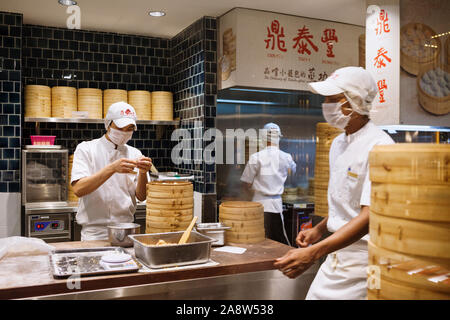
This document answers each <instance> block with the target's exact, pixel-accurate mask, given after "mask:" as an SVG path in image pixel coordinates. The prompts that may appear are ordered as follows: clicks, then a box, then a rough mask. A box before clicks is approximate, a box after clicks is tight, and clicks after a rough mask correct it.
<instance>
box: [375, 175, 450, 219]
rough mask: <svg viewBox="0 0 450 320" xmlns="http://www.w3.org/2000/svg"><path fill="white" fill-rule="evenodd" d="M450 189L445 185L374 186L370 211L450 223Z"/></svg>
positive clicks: (381, 184)
mask: <svg viewBox="0 0 450 320" xmlns="http://www.w3.org/2000/svg"><path fill="white" fill-rule="evenodd" d="M449 208H450V188H449V187H448V186H445V185H415V184H385V183H376V182H373V183H372V189H371V201H370V210H371V211H372V212H374V213H376V214H380V215H384V216H390V217H396V218H403V219H412V220H423V221H435V222H439V221H442V222H450V210H449Z"/></svg>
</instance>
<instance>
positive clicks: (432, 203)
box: [368, 143, 450, 300]
mask: <svg viewBox="0 0 450 320" xmlns="http://www.w3.org/2000/svg"><path fill="white" fill-rule="evenodd" d="M369 168H370V171H369V172H370V173H369V174H370V180H371V181H372V189H371V205H370V228H369V229H370V241H369V270H370V272H371V273H372V274H369V279H368V298H369V299H373V300H376V299H418V300H422V299H450V273H449V270H450V210H449V208H450V145H446V144H413V143H405V144H394V145H387V146H375V147H374V148H373V150H372V151H371V153H370V156H369ZM378 273H379V274H378Z"/></svg>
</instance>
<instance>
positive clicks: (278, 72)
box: [219, 8, 364, 90]
mask: <svg viewBox="0 0 450 320" xmlns="http://www.w3.org/2000/svg"><path fill="white" fill-rule="evenodd" d="M362 33H364V28H363V27H359V26H354V25H348V24H343V23H337V22H330V21H325V20H316V19H309V18H302V17H296V16H290V15H284V14H278V13H271V12H264V11H257V10H249V9H241V8H236V9H234V10H232V11H230V12H229V13H227V14H225V15H224V16H223V17H221V18H220V25H219V73H220V74H221V75H220V77H219V88H221V89H225V88H229V87H233V86H249V87H261V88H275V89H290V90H309V89H308V87H307V83H308V82H311V81H321V80H325V79H326V78H327V77H328V76H329V75H330V74H331V73H333V71H334V70H336V69H338V68H341V67H345V66H357V65H358V38H359V36H360V35H361V34H362Z"/></svg>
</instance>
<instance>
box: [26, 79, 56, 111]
mask: <svg viewBox="0 0 450 320" xmlns="http://www.w3.org/2000/svg"><path fill="white" fill-rule="evenodd" d="M51 92H52V90H51V89H50V87H47V86H40V85H27V86H25V98H24V101H25V117H30V118H50V117H51V116H52V93H51Z"/></svg>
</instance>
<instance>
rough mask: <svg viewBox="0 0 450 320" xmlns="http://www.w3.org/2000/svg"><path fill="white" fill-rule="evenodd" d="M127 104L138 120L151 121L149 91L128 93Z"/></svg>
mask: <svg viewBox="0 0 450 320" xmlns="http://www.w3.org/2000/svg"><path fill="white" fill-rule="evenodd" d="M128 103H129V104H130V105H131V106H133V108H134V110H136V115H137V118H138V119H139V120H151V119H152V109H151V107H152V98H151V93H150V91H145V90H132V91H128Z"/></svg>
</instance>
